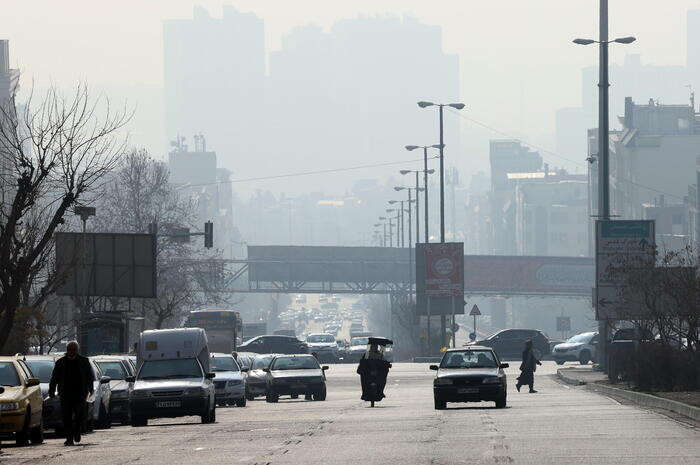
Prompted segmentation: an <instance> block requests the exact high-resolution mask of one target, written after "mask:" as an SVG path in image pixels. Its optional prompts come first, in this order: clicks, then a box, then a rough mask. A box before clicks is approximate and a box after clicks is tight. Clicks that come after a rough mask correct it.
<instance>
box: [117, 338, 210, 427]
mask: <svg viewBox="0 0 700 465" xmlns="http://www.w3.org/2000/svg"><path fill="white" fill-rule="evenodd" d="M137 366H138V367H139V368H138V372H137V374H136V376H135V377H134V378H133V379H132V381H133V382H134V390H133V392H132V393H131V425H132V426H145V425H146V424H147V423H148V419H149V418H174V417H184V416H190V415H197V416H200V417H201V419H202V423H213V422H214V421H216V402H215V397H214V396H215V390H214V383H213V382H212V379H213V378H214V376H215V374H214V373H212V372H211V369H210V354H209V346H208V344H207V335H206V333H205V332H204V330H203V329H202V328H178V329H159V330H150V331H144V332H142V333H141V336H140V337H139V343H138V347H137ZM127 381H129V380H127Z"/></svg>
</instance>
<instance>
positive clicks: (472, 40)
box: [0, 0, 700, 168]
mask: <svg viewBox="0 0 700 465" xmlns="http://www.w3.org/2000/svg"><path fill="white" fill-rule="evenodd" d="M224 3H227V4H231V5H233V6H234V7H236V8H238V9H239V10H242V11H252V12H254V13H256V14H257V15H258V16H259V17H261V18H262V19H264V21H265V27H266V35H267V48H268V51H270V50H276V49H278V48H279V46H280V39H281V37H282V36H283V35H284V34H286V33H287V32H288V31H289V30H290V29H292V28H293V27H294V26H298V25H303V24H308V23H316V24H318V25H320V26H322V27H326V28H327V27H329V26H331V25H332V24H333V23H334V22H335V21H337V20H339V19H343V18H351V17H356V16H357V15H376V14H393V15H403V14H407V15H411V16H414V17H416V18H418V19H419V20H421V21H422V22H425V23H427V24H435V25H440V26H442V28H443V35H444V49H445V51H446V52H448V53H458V54H459V56H460V67H461V79H462V95H461V100H462V101H464V102H465V103H466V104H467V105H468V107H469V109H468V114H469V116H470V117H472V118H475V119H477V120H479V121H482V122H484V123H487V124H489V125H491V126H493V127H496V128H498V129H500V130H502V131H505V132H507V133H509V134H515V135H521V136H522V137H523V139H525V140H529V141H531V142H537V143H540V144H542V145H546V146H547V147H548V148H551V149H553V148H554V147H553V142H552V141H553V139H552V134H553V132H554V111H555V110H556V109H558V108H561V107H566V106H576V105H579V104H580V101H581V78H580V70H581V68H582V67H584V66H587V65H591V64H594V63H595V62H596V59H597V54H596V49H595V48H593V47H589V48H583V47H578V46H575V45H573V44H571V39H573V38H574V37H577V36H581V37H591V36H593V37H595V36H596V35H597V8H598V2H597V1H593V0H530V1H523V0H498V1H483V0H479V1H474V0H471V1H470V0H454V1H453V0H435V1H432V2H427V1H425V0H353V1H339V0H294V1H290V0H238V1H233V2H222V1H220V0H213V1H212V0H200V1H196V2H193V1H189V0H120V1H118V2H117V1H102V0H64V1H55V0H2V9H1V10H0V11H1V12H2V13H1V14H0V38H8V39H10V40H11V55H12V63H13V64H14V65H15V66H16V67H19V68H20V69H21V70H22V72H23V73H24V82H25V83H26V82H28V80H29V79H33V80H34V81H35V83H36V84H37V86H40V87H41V86H44V85H46V84H47V83H48V82H50V81H53V82H54V83H56V84H57V85H58V86H60V87H69V86H70V85H72V84H73V83H74V82H75V81H77V80H79V79H83V80H86V81H88V82H89V83H90V84H91V85H92V86H93V87H98V88H105V89H110V88H119V89H122V93H123V92H124V89H129V88H139V89H140V91H139V92H143V88H151V87H152V88H155V89H158V88H160V87H162V82H163V76H162V74H163V71H162V20H164V19H174V18H191V16H192V7H193V5H202V6H204V7H206V8H207V9H208V10H209V12H210V13H211V14H212V16H216V17H219V16H220V15H221V6H222V4H224ZM692 8H700V1H698V0H664V1H658V0H610V16H611V27H610V29H611V30H610V32H611V37H615V36H627V35H635V36H636V37H637V38H638V42H637V43H636V44H634V45H632V46H627V47H625V50H621V49H619V48H615V49H613V51H612V52H611V59H612V60H613V61H617V62H621V61H622V59H623V58H624V53H626V52H630V53H641V54H642V59H643V61H644V62H645V63H654V64H680V65H682V64H685V53H686V39H685V36H686V11H687V10H688V9H692ZM416 65H417V66H419V65H420V64H419V63H417V64H416ZM25 86H26V84H25ZM139 95H140V94H139ZM120 96H121V95H120ZM136 99H137V100H142V99H141V98H138V97H137V98H136ZM132 100H133V99H132ZM145 100H148V99H145ZM138 105H139V108H140V109H142V110H140V111H142V115H141V116H140V118H139V117H137V119H136V120H135V122H136V123H138V124H141V125H142V127H139V128H134V131H135V132H136V133H137V137H136V140H137V141H138V142H141V143H143V144H145V145H148V146H150V147H149V148H151V149H152V150H153V151H156V152H157V151H159V150H160V151H161V152H162V147H164V144H163V145H160V142H164V137H163V134H162V121H159V118H161V119H162V114H163V109H162V101H161V100H158V99H153V101H138ZM159 128H161V129H160V133H159V134H151V133H158V132H159ZM472 129H473V128H472ZM469 131H470V128H469V126H467V127H465V128H463V133H462V137H469V136H470V132H469ZM139 132H142V134H138V133H139ZM143 132H147V133H148V134H145V135H144V134H143ZM475 134H477V133H475ZM479 134H481V133H479ZM480 137H483V136H480ZM493 137H498V136H497V135H493ZM159 145H160V146H159ZM479 147H483V150H482V149H481V148H480V149H478V153H475V154H474V167H477V168H485V167H486V166H487V153H488V146H487V140H486V139H485V140H484V141H483V143H481V142H480V145H479ZM302 168H303V167H302Z"/></svg>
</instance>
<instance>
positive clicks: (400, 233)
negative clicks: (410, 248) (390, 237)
mask: <svg viewBox="0 0 700 465" xmlns="http://www.w3.org/2000/svg"><path fill="white" fill-rule="evenodd" d="M397 203H398V204H401V208H399V209H398V210H396V221H397V228H396V245H397V246H398V247H405V246H406V243H405V241H404V236H405V235H406V225H405V224H404V220H403V200H389V205H394V204H397Z"/></svg>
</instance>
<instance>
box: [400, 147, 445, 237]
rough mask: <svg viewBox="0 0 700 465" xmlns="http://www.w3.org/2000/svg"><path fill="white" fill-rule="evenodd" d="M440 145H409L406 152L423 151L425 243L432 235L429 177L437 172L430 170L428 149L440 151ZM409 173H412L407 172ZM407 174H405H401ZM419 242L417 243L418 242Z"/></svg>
mask: <svg viewBox="0 0 700 465" xmlns="http://www.w3.org/2000/svg"><path fill="white" fill-rule="evenodd" d="M439 148H440V145H438V144H435V145H407V146H406V150H408V151H409V152H410V151H413V150H416V149H423V171H422V172H423V187H424V188H425V199H424V201H423V203H424V204H425V243H426V244H427V243H428V242H430V233H429V232H428V218H429V216H428V175H429V174H433V173H434V172H435V170H432V169H431V170H429V169H428V149H439ZM406 172H407V173H409V172H410V171H406ZM401 174H405V173H403V172H402V173H401ZM416 242H417V241H416Z"/></svg>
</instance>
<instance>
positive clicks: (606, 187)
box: [573, 0, 637, 372]
mask: <svg viewBox="0 0 700 465" xmlns="http://www.w3.org/2000/svg"><path fill="white" fill-rule="evenodd" d="M635 40H637V39H635V38H634V37H620V38H617V39H614V40H609V36H608V0H600V38H599V40H593V39H575V40H574V41H573V42H574V43H575V44H578V45H591V44H595V43H597V44H599V63H598V72H599V82H598V159H597V161H598V218H599V219H602V220H609V219H610V171H609V169H610V146H609V143H610V140H609V139H610V115H609V89H610V80H609V72H608V46H609V45H610V44H611V43H617V44H631V43H632V42H634V41H635ZM596 240H597V238H596ZM597 287H598V281H597V280H596V291H597ZM597 294H598V293H597V292H596V295H597ZM594 304H595V308H596V311H597V309H598V302H597V301H596V302H595V303H594ZM598 334H599V336H600V344H599V348H598V355H599V360H600V362H599V363H600V365H601V366H602V367H603V370H604V371H606V372H607V353H608V347H607V346H608V344H607V342H608V322H607V320H598Z"/></svg>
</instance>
